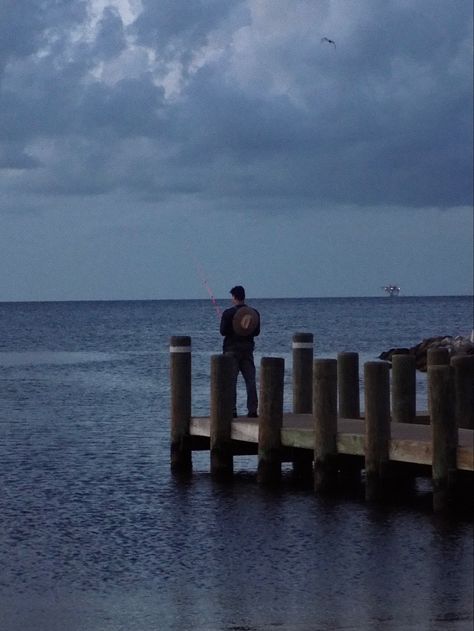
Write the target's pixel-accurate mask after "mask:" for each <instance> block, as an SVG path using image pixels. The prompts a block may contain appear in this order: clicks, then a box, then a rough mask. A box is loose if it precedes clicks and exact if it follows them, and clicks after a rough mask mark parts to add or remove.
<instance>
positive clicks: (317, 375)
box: [313, 359, 337, 493]
mask: <svg viewBox="0 0 474 631" xmlns="http://www.w3.org/2000/svg"><path fill="white" fill-rule="evenodd" d="M313 418H314V488H315V490H316V491H318V492H320V493H327V492H329V491H331V490H334V488H335V486H336V481H337V361H336V360H335V359H316V360H315V361H314V364H313Z"/></svg>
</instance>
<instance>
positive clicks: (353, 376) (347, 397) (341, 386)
mask: <svg viewBox="0 0 474 631" xmlns="http://www.w3.org/2000/svg"><path fill="white" fill-rule="evenodd" d="M337 387H338V399H339V416H341V417H342V418H360V394H359V354H358V353H352V352H344V353H338V355H337Z"/></svg>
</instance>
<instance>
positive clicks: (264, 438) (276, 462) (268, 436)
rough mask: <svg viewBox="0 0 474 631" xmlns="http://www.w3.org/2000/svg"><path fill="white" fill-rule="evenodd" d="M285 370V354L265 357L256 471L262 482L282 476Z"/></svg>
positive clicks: (259, 480) (258, 478)
mask: <svg viewBox="0 0 474 631" xmlns="http://www.w3.org/2000/svg"><path fill="white" fill-rule="evenodd" d="M284 373H285V360H284V359H283V358H281V357H262V361H261V365H260V410H259V413H260V415H259V424H258V471H257V480H258V482H260V483H262V484H274V483H276V482H278V481H279V480H280V477H281V427H282V424H283V379H284Z"/></svg>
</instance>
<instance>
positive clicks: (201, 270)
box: [186, 246, 222, 318]
mask: <svg viewBox="0 0 474 631" xmlns="http://www.w3.org/2000/svg"><path fill="white" fill-rule="evenodd" d="M186 250H187V252H188V254H189V255H190V256H191V258H192V260H193V263H194V267H195V270H196V273H197V275H198V276H199V279H200V280H201V283H202V284H203V286H204V287H205V289H206V291H207V293H208V294H209V298H210V300H211V302H212V304H213V305H214V309H215V311H216V315H217V317H218V318H221V316H222V309H221V308H220V307H219V305H218V304H217V300H216V299H215V297H214V293H213V291H212V289H211V287H210V285H209V282H208V280H207V278H206V273H205V271H204V267H203V266H202V265H201V263H200V262H199V260H198V259H197V257H196V255H195V254H194V253H193V252H191V249H190V247H189V246H186Z"/></svg>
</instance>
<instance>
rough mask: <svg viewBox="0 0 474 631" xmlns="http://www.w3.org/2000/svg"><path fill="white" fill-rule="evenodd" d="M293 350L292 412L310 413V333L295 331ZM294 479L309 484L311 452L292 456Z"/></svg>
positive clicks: (300, 452) (311, 348)
mask: <svg viewBox="0 0 474 631" xmlns="http://www.w3.org/2000/svg"><path fill="white" fill-rule="evenodd" d="M292 350H293V413H294V414H311V410H312V405H313V401H312V397H313V392H312V388H313V384H312V375H313V352H314V338H313V334H312V333H295V334H294V335H293V340H292ZM292 463H293V475H294V479H295V480H296V481H297V482H298V483H300V484H305V485H306V484H307V483H309V484H311V480H312V476H313V454H312V453H311V452H310V451H306V450H301V449H300V450H298V451H296V452H295V454H294V458H293V461H292Z"/></svg>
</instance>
